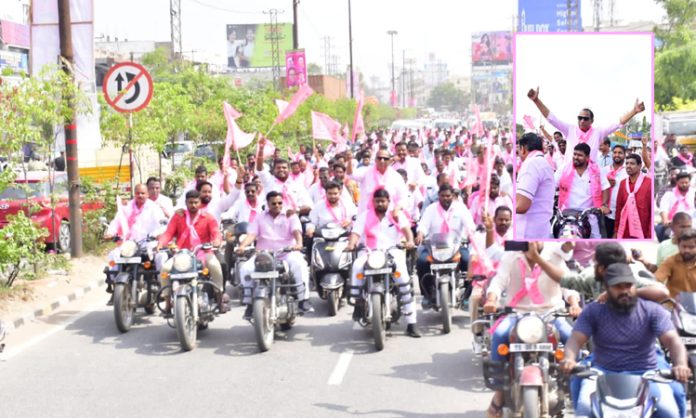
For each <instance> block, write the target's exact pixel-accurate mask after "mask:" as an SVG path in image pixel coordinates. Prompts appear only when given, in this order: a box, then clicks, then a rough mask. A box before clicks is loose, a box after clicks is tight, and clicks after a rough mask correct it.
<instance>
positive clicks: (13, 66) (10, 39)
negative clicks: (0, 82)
mask: <svg viewBox="0 0 696 418" xmlns="http://www.w3.org/2000/svg"><path fill="white" fill-rule="evenodd" d="M29 33H30V30H29V0H0V71H4V70H6V69H10V70H12V71H14V72H15V73H19V72H25V73H28V72H29V49H30V48H31V44H30V34H29Z"/></svg>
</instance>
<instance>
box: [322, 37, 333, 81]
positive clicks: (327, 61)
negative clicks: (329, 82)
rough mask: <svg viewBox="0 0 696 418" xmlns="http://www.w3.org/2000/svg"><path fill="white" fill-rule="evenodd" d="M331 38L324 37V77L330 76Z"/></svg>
mask: <svg viewBox="0 0 696 418" xmlns="http://www.w3.org/2000/svg"><path fill="white" fill-rule="evenodd" d="M331 57H332V55H331V37H330V36H325V37H324V72H325V73H326V75H332V74H333V73H332V71H331Z"/></svg>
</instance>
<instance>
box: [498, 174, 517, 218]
mask: <svg viewBox="0 0 696 418" xmlns="http://www.w3.org/2000/svg"><path fill="white" fill-rule="evenodd" d="M496 174H498V172H497V171H496ZM498 178H499V179H500V191H501V192H505V194H507V195H508V196H512V195H513V193H512V192H513V189H512V178H511V177H510V173H508V172H507V170H503V174H502V175H500V174H498ZM511 209H512V208H511Z"/></svg>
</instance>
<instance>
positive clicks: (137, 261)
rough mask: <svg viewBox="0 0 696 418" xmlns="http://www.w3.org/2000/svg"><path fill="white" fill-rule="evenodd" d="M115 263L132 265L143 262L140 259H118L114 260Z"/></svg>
mask: <svg viewBox="0 0 696 418" xmlns="http://www.w3.org/2000/svg"><path fill="white" fill-rule="evenodd" d="M114 261H115V262H116V263H117V264H131V263H137V264H140V261H141V260H140V257H126V258H123V257H116V258H114Z"/></svg>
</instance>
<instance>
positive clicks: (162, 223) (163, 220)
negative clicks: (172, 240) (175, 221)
mask: <svg viewBox="0 0 696 418" xmlns="http://www.w3.org/2000/svg"><path fill="white" fill-rule="evenodd" d="M168 223H169V221H167V220H166V219H160V221H159V224H160V225H162V226H166V225H167V224H168Z"/></svg>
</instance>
